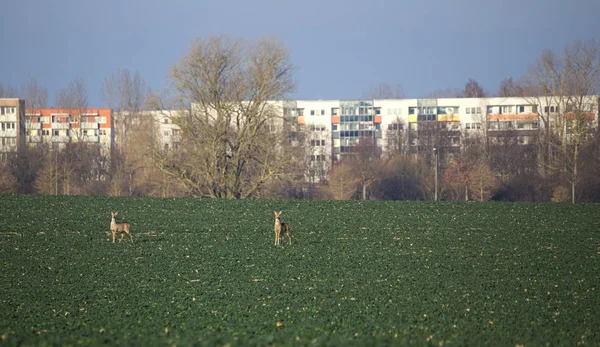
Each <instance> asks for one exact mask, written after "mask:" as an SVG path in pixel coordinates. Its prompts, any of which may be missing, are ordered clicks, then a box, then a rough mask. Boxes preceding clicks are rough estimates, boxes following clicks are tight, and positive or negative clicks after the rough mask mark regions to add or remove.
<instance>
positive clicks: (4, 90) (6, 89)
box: [0, 82, 19, 98]
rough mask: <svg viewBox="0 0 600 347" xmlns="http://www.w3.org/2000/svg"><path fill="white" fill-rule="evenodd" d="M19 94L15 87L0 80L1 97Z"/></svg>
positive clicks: (12, 96)
mask: <svg viewBox="0 0 600 347" xmlns="http://www.w3.org/2000/svg"><path fill="white" fill-rule="evenodd" d="M18 95H19V92H18V91H17V90H16V89H15V88H13V87H11V86H4V85H3V84H2V82H0V98H16V97H18Z"/></svg>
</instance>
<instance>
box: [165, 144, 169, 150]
mask: <svg viewBox="0 0 600 347" xmlns="http://www.w3.org/2000/svg"><path fill="white" fill-rule="evenodd" d="M168 150H169V144H168V143H165V151H168Z"/></svg>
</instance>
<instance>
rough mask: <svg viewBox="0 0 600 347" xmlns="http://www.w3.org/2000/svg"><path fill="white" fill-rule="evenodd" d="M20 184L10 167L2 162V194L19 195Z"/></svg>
mask: <svg viewBox="0 0 600 347" xmlns="http://www.w3.org/2000/svg"><path fill="white" fill-rule="evenodd" d="M18 187H19V183H18V182H17V179H16V177H15V176H14V175H13V172H12V170H11V168H10V167H9V165H8V164H7V163H6V162H0V194H6V193H17V192H18Z"/></svg>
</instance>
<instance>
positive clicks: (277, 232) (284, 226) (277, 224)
mask: <svg viewBox="0 0 600 347" xmlns="http://www.w3.org/2000/svg"><path fill="white" fill-rule="evenodd" d="M281 212H282V211H279V212H277V211H273V213H274V214H275V246H279V244H280V240H281V239H282V238H284V236H283V235H281V231H283V230H285V233H286V235H287V237H288V240H290V245H291V244H292V234H290V226H289V225H288V224H287V223H282V222H281V219H280V218H279V216H281Z"/></svg>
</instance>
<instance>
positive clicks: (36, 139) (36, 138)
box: [27, 135, 42, 143]
mask: <svg viewBox="0 0 600 347" xmlns="http://www.w3.org/2000/svg"><path fill="white" fill-rule="evenodd" d="M27 142H30V143H40V142H42V137H41V136H39V135H32V136H27Z"/></svg>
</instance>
